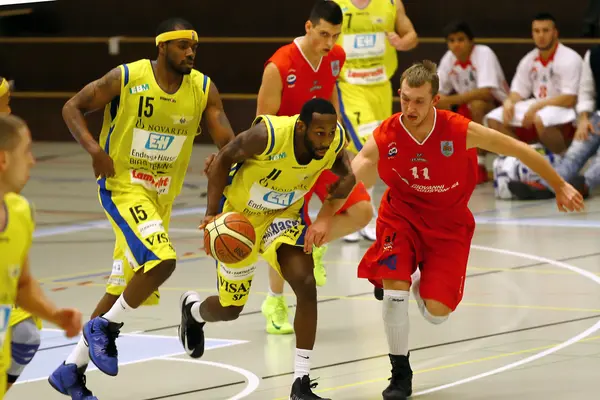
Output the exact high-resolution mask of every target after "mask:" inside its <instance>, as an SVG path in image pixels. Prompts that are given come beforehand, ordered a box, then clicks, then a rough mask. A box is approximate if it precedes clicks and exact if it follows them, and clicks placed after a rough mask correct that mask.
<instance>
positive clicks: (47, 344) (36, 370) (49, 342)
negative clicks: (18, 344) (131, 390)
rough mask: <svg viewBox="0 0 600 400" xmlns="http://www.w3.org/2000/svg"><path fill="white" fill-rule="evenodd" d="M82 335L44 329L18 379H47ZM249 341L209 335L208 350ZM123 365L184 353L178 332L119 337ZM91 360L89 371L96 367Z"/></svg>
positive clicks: (24, 381)
mask: <svg viewBox="0 0 600 400" xmlns="http://www.w3.org/2000/svg"><path fill="white" fill-rule="evenodd" d="M78 340H79V338H74V339H68V338H66V337H65V335H64V334H63V332H62V331H58V330H53V329H44V330H43V331H42V344H41V346H40V350H39V351H38V353H37V354H36V355H35V357H34V358H33V361H32V362H31V364H29V365H28V366H27V368H25V371H24V372H23V375H21V378H19V381H18V383H26V382H27V381H37V380H40V379H46V378H47V377H48V375H50V374H51V373H52V371H54V370H55V369H56V367H57V366H58V365H59V364H60V363H62V362H63V361H64V360H65V359H66V358H67V356H68V355H69V353H70V352H71V350H72V349H73V346H75V344H77V342H78ZM242 343H246V341H243V340H225V339H208V338H207V339H206V350H212V349H216V348H220V347H228V346H234V345H237V344H242ZM117 347H118V349H119V365H120V366H121V365H126V364H133V363H139V362H144V361H148V360H152V359H157V358H161V357H168V356H174V355H178V354H184V353H185V352H184V350H183V347H182V346H181V344H180V343H179V340H178V339H177V338H176V337H174V336H156V335H146V334H124V335H121V336H119V338H118V339H117ZM96 369H97V368H96V367H95V366H94V364H93V363H90V366H89V368H88V371H93V370H96Z"/></svg>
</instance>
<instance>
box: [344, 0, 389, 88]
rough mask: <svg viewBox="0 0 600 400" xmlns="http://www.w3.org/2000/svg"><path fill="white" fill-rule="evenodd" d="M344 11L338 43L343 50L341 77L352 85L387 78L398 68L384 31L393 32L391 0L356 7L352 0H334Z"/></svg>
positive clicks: (371, 2)
mask: <svg viewBox="0 0 600 400" xmlns="http://www.w3.org/2000/svg"><path fill="white" fill-rule="evenodd" d="M335 2H336V3H338V4H339V6H340V8H341V9H342V12H343V13H344V22H343V25H342V34H341V35H340V36H339V39H338V44H339V45H341V46H342V47H343V48H344V51H345V52H346V63H345V64H344V67H343V68H342V72H341V73H340V80H342V81H344V82H347V83H350V84H353V85H375V84H381V83H384V82H386V81H388V80H389V79H390V78H391V77H392V76H393V75H394V73H395V72H396V69H397V68H398V57H397V54H396V49H395V48H394V47H393V46H392V45H391V44H390V42H389V40H388V39H387V36H386V33H387V32H395V31H396V4H395V2H394V0H371V1H370V2H369V4H368V5H367V6H366V7H365V8H358V7H356V6H355V5H354V4H353V3H352V0H335Z"/></svg>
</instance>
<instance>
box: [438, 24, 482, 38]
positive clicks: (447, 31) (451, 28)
mask: <svg viewBox="0 0 600 400" xmlns="http://www.w3.org/2000/svg"><path fill="white" fill-rule="evenodd" d="M460 32H462V33H464V34H465V35H467V37H468V38H469V40H473V38H474V37H475V35H473V31H472V30H471V27H470V26H469V24H467V23H466V22H465V21H452V22H450V23H449V24H448V25H446V26H445V27H444V30H443V33H444V37H445V38H446V39H448V36H450V35H452V34H453V33H460Z"/></svg>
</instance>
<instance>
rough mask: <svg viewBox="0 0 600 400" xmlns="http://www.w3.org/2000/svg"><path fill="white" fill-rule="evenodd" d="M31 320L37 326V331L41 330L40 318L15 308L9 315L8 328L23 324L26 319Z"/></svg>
mask: <svg viewBox="0 0 600 400" xmlns="http://www.w3.org/2000/svg"><path fill="white" fill-rule="evenodd" d="M28 318H31V319H32V320H33V322H34V323H35V326H37V328H38V329H42V320H41V318H40V317H34V316H33V315H31V314H30V313H29V312H27V311H25V310H23V309H22V308H19V307H15V308H13V310H12V312H11V313H10V319H9V321H8V326H10V327H11V328H12V327H13V326H15V325H16V324H18V323H19V322H23V321H25V320H26V319H28Z"/></svg>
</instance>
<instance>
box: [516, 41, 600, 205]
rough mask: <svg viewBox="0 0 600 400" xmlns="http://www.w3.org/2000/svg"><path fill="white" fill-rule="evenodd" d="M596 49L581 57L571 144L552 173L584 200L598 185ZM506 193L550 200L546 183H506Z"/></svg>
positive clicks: (599, 62)
mask: <svg viewBox="0 0 600 400" xmlns="http://www.w3.org/2000/svg"><path fill="white" fill-rule="evenodd" d="M598 85H600V45H597V46H594V47H592V48H591V49H590V50H588V51H587V52H586V53H585V56H584V58H583V63H582V69H581V81H580V83H579V98H578V102H577V112H578V113H579V123H578V124H577V131H576V132H575V140H574V141H573V143H572V144H571V146H570V147H569V149H568V150H567V152H566V154H565V156H564V158H563V160H562V161H561V162H560V164H559V165H558V167H557V168H556V171H557V172H558V173H559V175H560V176H561V177H562V178H563V179H565V180H566V181H567V182H570V183H571V185H573V187H575V188H576V189H577V190H579V191H580V192H581V194H582V195H583V196H584V197H588V195H589V192H590V190H591V189H593V188H594V187H596V186H599V185H600V104H599V103H598V101H597V96H598V92H599V90H600V87H599V86H598ZM594 155H595V156H596V157H595V159H594V161H593V162H592V164H591V165H590V167H589V168H588V169H587V170H586V171H585V173H584V174H583V176H582V175H579V171H580V170H581V169H582V168H583V166H584V165H585V163H586V162H587V161H588V160H589V159H590V158H592V157H593V156H594ZM508 188H509V190H510V191H511V192H512V193H513V194H514V195H515V196H516V197H517V198H518V199H521V200H534V199H542V198H550V197H554V193H553V192H552V191H550V189H549V187H548V185H547V184H546V182H544V181H541V185H540V184H535V183H531V182H509V184H508Z"/></svg>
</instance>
